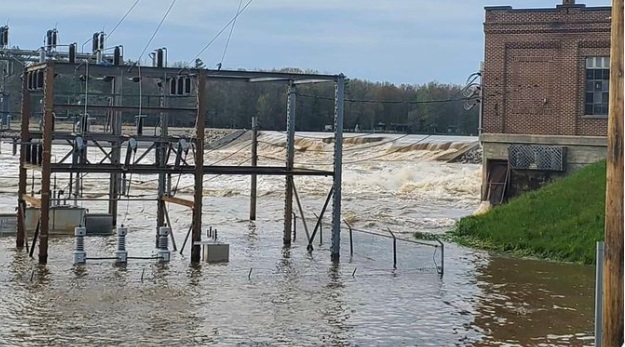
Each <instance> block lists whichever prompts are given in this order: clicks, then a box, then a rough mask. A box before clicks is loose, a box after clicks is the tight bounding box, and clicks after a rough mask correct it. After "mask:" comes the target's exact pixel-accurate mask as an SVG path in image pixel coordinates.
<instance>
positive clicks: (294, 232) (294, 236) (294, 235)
mask: <svg viewBox="0 0 625 347" xmlns="http://www.w3.org/2000/svg"><path fill="white" fill-rule="evenodd" d="M291 214H292V216H293V241H295V239H296V238H297V215H296V214H295V212H292V213H291Z"/></svg>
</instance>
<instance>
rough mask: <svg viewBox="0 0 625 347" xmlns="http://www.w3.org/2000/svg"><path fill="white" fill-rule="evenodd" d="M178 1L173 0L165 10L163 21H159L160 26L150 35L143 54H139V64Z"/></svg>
mask: <svg viewBox="0 0 625 347" xmlns="http://www.w3.org/2000/svg"><path fill="white" fill-rule="evenodd" d="M176 1H178V0H173V1H172V2H171V5H169V8H168V9H167V12H165V15H164V16H163V18H162V19H161V22H160V23H158V26H157V27H156V30H154V33H153V34H152V37H150V39H149V40H148V43H146V45H145V47H144V48H143V51H142V52H141V55H140V56H139V62H138V64H139V65H140V64H141V58H142V57H143V55H144V54H145V51H147V50H148V47H149V46H150V44H151V43H152V40H154V38H155V37H156V34H157V33H158V31H159V30H160V29H161V25H163V23H164V22H165V19H167V16H169V12H171V10H172V8H174V5H175V4H176Z"/></svg>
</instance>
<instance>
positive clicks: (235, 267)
mask: <svg viewBox="0 0 625 347" xmlns="http://www.w3.org/2000/svg"><path fill="white" fill-rule="evenodd" d="M277 225H278V223H276V227H278V226H277ZM261 229H264V228H261ZM221 235H223V240H224V241H225V242H229V243H230V244H231V245H232V250H231V251H232V254H231V259H232V261H231V262H230V263H229V264H221V265H210V266H209V265H206V264H204V265H201V266H197V267H191V266H189V263H188V261H189V259H188V258H187V257H183V256H181V255H179V254H177V253H176V254H174V255H173V259H172V262H171V263H169V264H167V265H158V264H154V263H151V262H132V263H129V264H128V265H127V266H126V267H125V268H117V267H114V266H112V264H111V263H109V262H104V261H103V262H92V263H89V264H88V265H87V266H85V267H78V268H74V267H72V266H71V265H69V264H70V262H71V250H72V240H71V238H65V239H55V240H54V241H55V242H54V245H53V247H52V249H51V256H50V264H49V265H48V266H47V267H45V268H39V267H36V266H34V265H33V264H34V261H33V260H30V259H28V257H27V255H26V252H25V251H14V250H12V248H13V244H14V240H13V239H12V238H1V239H0V249H2V253H1V255H0V262H1V263H2V264H7V266H5V267H2V269H0V291H1V292H2V296H0V339H1V340H2V341H3V345H24V346H28V345H32V346H40V345H48V346H57V345H58V346H62V345H68V344H77V343H85V344H93V343H99V344H103V345H106V344H116V345H122V346H131V345H132V346H134V345H137V344H138V345H159V344H160V345H163V344H165V345H181V346H189V345H206V344H211V345H212V344H214V345H224V346H229V345H241V346H246V345H271V346H274V345H283V346H318V345H332V346H351V345H361V346H370V345H380V346H389V345H411V346H414V345H417V346H447V345H459V346H465V345H466V346H468V345H475V346H489V345H498V343H506V344H507V345H521V346H531V345H541V343H542V345H571V344H572V343H573V342H577V343H579V345H588V344H591V343H592V340H591V339H589V338H588V337H587V336H588V335H589V334H591V331H592V280H593V275H592V269H588V268H584V267H579V266H574V265H562V264H553V263H544V262H538V261H527V260H513V259H506V258H491V257H488V256H487V255H486V254H483V253H481V252H472V251H468V250H466V249H461V248H457V247H454V246H453V245H448V249H447V252H446V273H445V276H444V277H443V278H442V279H441V278H440V277H439V276H438V275H437V274H436V273H435V272H434V271H433V266H432V265H430V264H432V263H431V256H432V255H431V251H430V250H429V249H425V248H419V247H417V248H412V249H409V248H408V246H406V245H404V246H400V247H399V250H400V257H399V261H398V264H399V268H398V270H397V271H393V270H392V263H391V262H390V261H389V259H387V258H388V254H389V253H388V248H389V247H388V246H389V245H387V244H386V243H384V242H380V241H379V240H376V239H375V238H374V237H371V238H368V236H359V238H358V239H356V240H355V248H356V254H355V256H354V258H353V259H350V258H349V253H345V252H344V253H343V255H342V256H343V259H342V260H343V261H342V262H341V264H339V265H334V264H331V263H330V262H329V252H328V250H327V246H328V245H327V244H324V246H322V247H317V250H316V251H315V252H314V253H313V254H312V255H309V254H308V253H307V252H306V250H305V244H304V242H303V241H300V242H299V243H298V244H296V245H294V246H293V247H292V248H290V249H289V248H286V249H283V248H282V246H281V235H280V233H276V232H266V231H260V232H258V231H249V230H248V229H247V228H232V229H225V230H223V231H222V233H221ZM176 236H177V237H181V236H182V232H179V233H177V235H176ZM105 239H106V238H101V239H100V240H93V239H91V240H89V241H90V242H89V243H90V244H89V245H88V246H87V250H88V251H90V252H92V253H93V255H94V256H96V255H103V254H105V253H103V252H98V251H96V250H95V247H97V246H98V245H100V246H103V245H105V244H106V243H107V241H106V240H105ZM129 239H130V240H142V241H141V242H139V243H134V245H130V242H129V252H130V253H131V254H139V253H141V252H145V250H146V249H148V247H146V245H147V244H148V243H150V242H151V241H152V240H153V235H152V233H151V231H150V230H146V231H143V230H136V231H134V232H132V233H131V236H130V237H129ZM144 243H145V244H144ZM344 246H345V245H344ZM112 251H113V250H112V249H110V250H109V251H108V252H112ZM347 252H348V250H347ZM376 254H377V256H374V257H371V256H370V255H376ZM420 265H423V266H425V267H428V266H430V267H431V269H432V271H429V272H428V271H425V270H422V269H418V270H417V268H418V267H419V266H420ZM250 269H251V270H252V271H251V272H250ZM354 269H357V271H356V273H355V274H354V275H353V276H352V274H353V272H354ZM504 345H505V344H504ZM573 345H575V344H573Z"/></svg>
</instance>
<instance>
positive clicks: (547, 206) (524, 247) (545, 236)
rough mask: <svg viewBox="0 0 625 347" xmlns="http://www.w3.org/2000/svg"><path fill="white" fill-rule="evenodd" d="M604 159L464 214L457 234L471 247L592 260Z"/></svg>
mask: <svg viewBox="0 0 625 347" xmlns="http://www.w3.org/2000/svg"><path fill="white" fill-rule="evenodd" d="M604 218H605V161H601V162H598V163H595V164H593V165H590V166H587V167H585V168H583V169H581V170H580V171H578V172H576V173H574V174H572V175H571V176H568V177H566V178H563V179H561V180H558V181H556V182H554V183H552V184H550V185H548V186H545V187H543V188H542V189H540V190H537V191H534V192H530V193H527V194H525V195H523V196H520V197H518V198H516V199H513V200H511V201H510V202H509V203H508V204H506V205H502V206H498V207H495V208H493V210H491V211H490V212H488V213H486V214H484V215H481V216H469V217H465V218H463V219H461V220H460V221H459V222H458V223H457V225H456V228H455V230H453V231H451V232H450V236H451V238H452V240H454V241H456V242H458V243H460V244H462V245H465V246H470V247H475V248H482V249H488V250H493V251H497V252H503V253H509V254H513V255H517V256H528V257H536V258H542V259H551V260H559V261H566V262H576V263H584V264H592V263H593V262H594V260H595V245H596V241H599V240H603V232H604Z"/></svg>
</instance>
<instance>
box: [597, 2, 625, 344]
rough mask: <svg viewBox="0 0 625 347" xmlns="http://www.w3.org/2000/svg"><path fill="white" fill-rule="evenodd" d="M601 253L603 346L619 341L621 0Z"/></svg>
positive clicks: (614, 39)
mask: <svg viewBox="0 0 625 347" xmlns="http://www.w3.org/2000/svg"><path fill="white" fill-rule="evenodd" d="M610 45H611V46H610V101H609V102H610V104H609V108H610V109H609V120H608V152H607V164H606V165H607V172H606V177H607V185H606V206H605V208H606V210H605V254H604V259H603V261H604V266H603V268H604V270H603V333H602V342H603V345H604V346H610V347H612V346H614V347H618V346H622V345H623V289H624V288H623V274H624V272H623V207H624V206H623V0H612V29H611V39H610Z"/></svg>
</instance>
